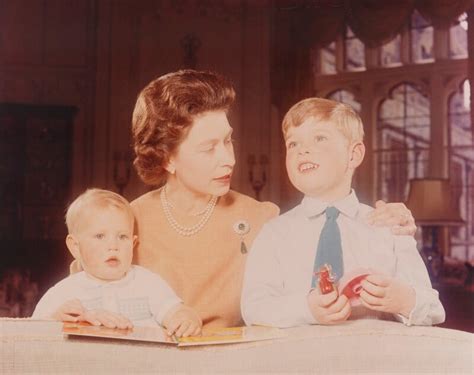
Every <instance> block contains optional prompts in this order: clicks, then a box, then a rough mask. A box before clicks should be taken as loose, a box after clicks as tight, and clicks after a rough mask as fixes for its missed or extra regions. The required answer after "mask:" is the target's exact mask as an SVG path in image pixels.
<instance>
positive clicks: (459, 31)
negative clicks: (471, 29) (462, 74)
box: [449, 13, 468, 59]
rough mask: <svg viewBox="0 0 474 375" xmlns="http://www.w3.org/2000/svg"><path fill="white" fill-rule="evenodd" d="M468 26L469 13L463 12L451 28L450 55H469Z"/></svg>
mask: <svg viewBox="0 0 474 375" xmlns="http://www.w3.org/2000/svg"><path fill="white" fill-rule="evenodd" d="M467 27H468V23H467V14H466V13H463V14H461V15H460V16H459V18H458V20H457V22H456V23H455V24H454V25H453V26H451V28H450V29H449V57H451V58H454V59H456V58H466V57H467Z"/></svg>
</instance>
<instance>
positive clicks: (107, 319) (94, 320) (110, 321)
mask: <svg viewBox="0 0 474 375" xmlns="http://www.w3.org/2000/svg"><path fill="white" fill-rule="evenodd" d="M78 320H79V321H81V322H88V323H90V324H92V325H94V326H100V325H102V326H105V327H107V328H120V329H127V328H132V327H133V324H132V322H131V321H130V320H129V319H128V318H127V317H125V316H123V315H121V314H117V313H114V312H111V311H106V310H99V309H98V310H85V311H84V313H83V314H81V315H80V316H79V317H78Z"/></svg>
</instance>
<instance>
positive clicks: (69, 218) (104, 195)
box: [66, 188, 134, 233]
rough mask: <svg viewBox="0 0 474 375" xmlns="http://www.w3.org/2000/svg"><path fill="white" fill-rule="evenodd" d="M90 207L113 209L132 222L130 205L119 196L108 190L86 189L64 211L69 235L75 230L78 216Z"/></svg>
mask: <svg viewBox="0 0 474 375" xmlns="http://www.w3.org/2000/svg"><path fill="white" fill-rule="evenodd" d="M91 206H93V207H100V208H110V207H114V208H117V209H119V210H122V211H124V212H125V213H127V214H128V215H129V216H130V219H131V220H132V221H133V218H134V216H133V211H132V208H131V207H130V203H129V202H128V201H127V200H126V199H125V198H124V197H122V196H121V195H120V194H117V193H114V192H113V191H110V190H103V189H96V188H92V189H87V190H86V191H85V192H84V193H82V194H81V195H79V196H78V197H77V198H76V199H75V200H74V201H73V202H72V203H71V204H70V205H69V207H68V209H67V211H66V225H67V229H68V232H69V233H74V231H75V230H77V224H78V222H79V219H80V216H81V215H82V214H83V212H84V210H85V209H87V208H88V207H91Z"/></svg>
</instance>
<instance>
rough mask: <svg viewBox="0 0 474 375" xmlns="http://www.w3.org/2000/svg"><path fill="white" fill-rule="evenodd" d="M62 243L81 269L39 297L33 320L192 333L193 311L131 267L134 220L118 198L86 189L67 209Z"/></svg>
mask: <svg viewBox="0 0 474 375" xmlns="http://www.w3.org/2000/svg"><path fill="white" fill-rule="evenodd" d="M66 224H67V227H68V231H69V234H68V235H67V237H66V245H67V247H68V249H69V251H70V252H71V254H72V255H73V256H74V258H75V259H76V260H77V261H78V262H79V264H80V265H81V266H82V269H83V271H82V272H79V273H76V274H73V275H71V276H69V277H67V278H65V279H64V280H62V281H60V282H59V283H57V284H56V285H55V286H53V287H52V288H51V289H49V290H48V291H47V292H46V294H45V295H44V296H43V297H42V298H41V300H40V301H39V303H38V305H37V306H36V309H35V311H34V313H33V316H32V317H33V318H37V319H55V320H60V321H87V322H89V323H91V324H94V325H104V326H106V327H109V328H115V327H118V328H131V327H132V324H135V325H156V323H158V324H161V325H163V326H164V327H166V329H167V332H168V334H170V335H171V334H175V335H177V336H189V335H197V334H199V333H200V332H201V326H202V322H201V319H200V318H199V315H198V314H197V312H195V311H194V310H192V309H191V308H189V307H187V306H184V305H183V304H182V301H181V299H180V298H179V297H178V296H177V295H176V294H175V293H174V291H173V290H172V289H171V288H170V287H169V286H168V285H167V284H166V283H165V281H164V280H163V279H162V278H161V277H159V276H158V275H157V274H155V273H153V272H151V271H149V270H147V269H145V268H143V267H140V266H134V265H132V255H133V246H134V243H135V241H136V236H135V235H134V234H133V227H134V217H133V213H132V210H131V208H130V205H129V203H128V202H127V200H126V199H125V198H123V197H122V196H120V195H118V194H116V193H114V192H111V191H107V190H100V189H89V190H87V191H86V192H85V193H83V194H82V195H80V196H79V197H78V198H77V199H76V200H75V201H74V202H73V203H72V204H71V205H70V206H69V208H68V210H67V213H66Z"/></svg>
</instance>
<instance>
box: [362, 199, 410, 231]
mask: <svg viewBox="0 0 474 375" xmlns="http://www.w3.org/2000/svg"><path fill="white" fill-rule="evenodd" d="M367 220H368V222H369V224H371V225H376V226H385V227H391V229H392V233H393V234H399V235H407V236H413V235H414V234H415V232H416V225H415V219H414V218H413V216H412V214H411V211H410V210H409V209H408V208H407V206H405V204H403V203H385V202H384V201H382V200H379V201H377V202H375V210H373V211H372V212H371V213H369V215H368V216H367Z"/></svg>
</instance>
